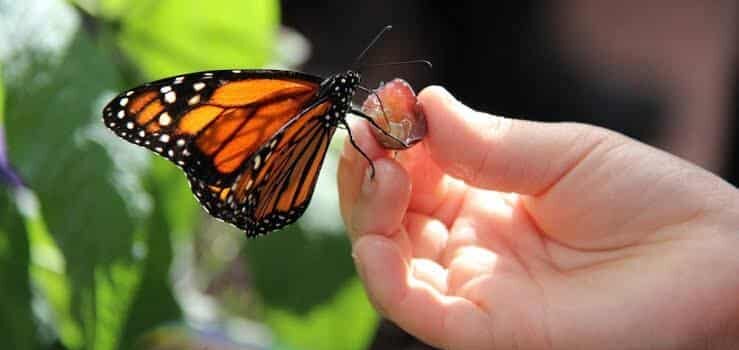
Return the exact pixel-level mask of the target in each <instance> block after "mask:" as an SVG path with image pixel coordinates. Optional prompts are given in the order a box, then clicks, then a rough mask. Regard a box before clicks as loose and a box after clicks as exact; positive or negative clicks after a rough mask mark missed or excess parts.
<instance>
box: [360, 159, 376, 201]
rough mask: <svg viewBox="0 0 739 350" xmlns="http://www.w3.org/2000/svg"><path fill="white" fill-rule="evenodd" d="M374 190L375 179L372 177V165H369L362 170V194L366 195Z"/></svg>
mask: <svg viewBox="0 0 739 350" xmlns="http://www.w3.org/2000/svg"><path fill="white" fill-rule="evenodd" d="M374 191H375V181H374V179H372V167H371V166H369V167H367V169H366V170H365V171H364V179H362V194H363V195H368V194H371V193H372V192H374Z"/></svg>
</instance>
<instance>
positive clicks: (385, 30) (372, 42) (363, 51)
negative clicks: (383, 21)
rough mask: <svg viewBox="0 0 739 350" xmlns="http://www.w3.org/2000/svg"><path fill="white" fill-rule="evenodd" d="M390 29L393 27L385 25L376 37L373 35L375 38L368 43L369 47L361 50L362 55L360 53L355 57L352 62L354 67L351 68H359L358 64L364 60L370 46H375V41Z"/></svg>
mask: <svg viewBox="0 0 739 350" xmlns="http://www.w3.org/2000/svg"><path fill="white" fill-rule="evenodd" d="M390 29H393V26H391V25H386V26H385V27H384V28H382V29H381V30H380V32H379V33H377V35H375V38H374V39H372V41H371V42H370V43H369V45H367V47H365V48H364V50H362V53H360V54H359V56H357V59H355V60H354V65H353V66H354V67H355V68H356V67H359V62H361V61H362V59H363V58H364V55H365V54H366V53H367V51H369V49H370V48H372V46H375V43H376V42H377V40H380V37H382V35H383V34H385V32H387V31H388V30H390Z"/></svg>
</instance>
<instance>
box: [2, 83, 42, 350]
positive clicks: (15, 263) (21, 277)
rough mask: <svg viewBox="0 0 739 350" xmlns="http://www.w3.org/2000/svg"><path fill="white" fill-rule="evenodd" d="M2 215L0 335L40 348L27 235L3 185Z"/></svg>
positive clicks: (6, 343) (13, 343) (10, 345)
mask: <svg viewBox="0 0 739 350" xmlns="http://www.w3.org/2000/svg"><path fill="white" fill-rule="evenodd" d="M0 85H1V84H0ZM0 218H2V219H1V220H0V286H3V287H2V288H0V338H2V343H3V347H5V348H7V349H37V348H39V347H40V344H39V337H38V334H37V332H36V328H37V326H36V324H35V322H34V320H33V318H32V316H31V315H32V313H31V288H30V279H29V245H28V237H27V233H26V229H25V227H24V225H23V220H22V218H21V216H20V213H18V211H17V210H16V208H15V204H14V199H13V197H12V196H11V194H10V193H9V192H8V191H7V187H3V186H2V185H0Z"/></svg>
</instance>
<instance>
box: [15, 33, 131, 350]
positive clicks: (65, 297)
mask: <svg viewBox="0 0 739 350" xmlns="http://www.w3.org/2000/svg"><path fill="white" fill-rule="evenodd" d="M39 35H42V34H39ZM29 67H30V69H28V70H27V71H26V73H25V74H20V75H19V76H18V78H17V79H16V80H14V81H12V82H9V85H8V96H7V99H8V101H7V118H6V119H7V130H8V142H9V150H10V156H11V157H10V158H11V160H13V163H14V164H15V165H16V166H17V168H18V170H19V172H20V173H21V175H22V177H23V178H24V180H26V181H27V182H28V184H29V186H30V187H31V188H32V189H33V190H34V191H35V193H36V194H37V195H38V198H39V201H40V203H41V208H42V217H43V218H44V220H45V226H46V228H48V232H49V233H50V235H51V237H52V239H53V243H54V244H53V245H54V246H56V247H58V249H59V250H60V251H61V255H62V256H63V258H64V262H65V269H64V270H62V271H49V273H41V272H39V273H38V275H39V276H42V275H43V276H46V279H47V283H46V284H44V283H42V284H41V287H44V286H46V287H47V288H44V290H43V291H42V294H44V295H45V296H46V297H47V298H48V299H49V300H50V303H49V304H50V305H52V306H57V307H56V308H55V309H54V310H53V311H54V312H55V313H56V315H55V319H57V320H59V323H60V324H59V334H60V336H61V340H62V342H63V343H64V344H65V345H66V346H68V347H70V348H85V349H103V350H104V349H113V348H116V346H117V345H116V343H117V342H118V338H119V336H120V332H121V329H122V327H123V320H125V317H126V310H127V309H128V304H129V303H130V302H131V300H132V296H133V292H134V291H135V288H136V286H137V285H138V281H139V279H140V268H141V266H140V262H139V261H137V260H136V259H135V258H134V257H133V256H132V247H133V245H134V242H135V241H136V239H135V237H134V232H135V228H136V224H137V222H138V221H139V220H137V218H136V217H135V216H134V214H133V212H132V211H131V210H130V208H129V207H130V206H129V205H127V204H128V203H127V202H126V201H125V200H124V197H123V195H122V191H121V189H120V188H119V187H116V185H115V183H114V181H112V180H111V179H112V174H113V173H114V171H115V167H114V165H113V163H112V161H111V159H110V157H109V155H108V153H107V152H106V149H105V148H103V147H102V146H101V142H100V139H105V138H106V137H107V138H110V140H113V136H112V135H108V134H105V133H102V132H101V131H103V127H102V125H101V123H100V111H99V110H100V108H101V105H102V103H103V101H104V100H105V99H106V98H107V96H104V95H103V94H105V92H106V91H110V90H111V89H115V87H116V86H117V81H118V77H117V74H116V72H115V71H114V70H113V68H112V67H113V64H112V62H109V61H108V60H107V59H106V56H105V55H104V54H102V52H100V51H99V50H98V49H97V48H96V47H94V46H93V45H92V43H91V40H90V38H89V37H87V36H86V35H85V34H84V33H78V34H77V36H76V37H75V38H74V39H73V41H72V42H71V43H70V44H69V47H68V49H67V50H66V51H65V52H64V53H63V54H62V55H60V61H59V62H51V61H49V60H48V59H46V58H45V56H35V59H34V60H33V61H32V62H31V63H30V65H29ZM103 135H105V136H103ZM115 142H119V141H115ZM54 274H56V275H54ZM55 277H56V278H55ZM39 278H40V279H43V278H44V277H39ZM55 279H56V282H55V284H54V285H56V287H53V286H52V281H53V280H55ZM65 281H68V283H65ZM65 284H66V286H65ZM65 288H66V289H68V291H69V293H65V292H64V290H65ZM55 300H56V301H55ZM75 329H79V330H80V332H81V334H76V333H77V332H75V331H73V330H75ZM78 338H80V339H78Z"/></svg>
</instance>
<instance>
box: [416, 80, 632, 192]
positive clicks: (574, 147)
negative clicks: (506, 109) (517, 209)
mask: <svg viewBox="0 0 739 350" xmlns="http://www.w3.org/2000/svg"><path fill="white" fill-rule="evenodd" d="M418 99H419V102H420V104H421V107H422V108H423V111H424V114H425V115H426V119H427V120H426V122H427V125H428V135H427V138H426V139H425V142H426V145H427V146H428V148H429V151H430V153H431V156H432V158H433V159H434V161H435V162H436V163H437V164H438V165H439V166H440V167H441V168H442V169H443V170H444V171H445V172H447V173H448V174H450V175H452V176H454V177H457V178H459V179H461V180H464V181H465V182H467V183H468V184H470V185H473V186H476V187H481V188H486V189H492V190H496V191H501V192H516V193H521V194H527V195H537V194H540V193H542V192H544V191H546V190H547V189H548V188H549V187H551V186H553V185H554V184H555V183H556V182H557V181H558V180H559V179H561V178H562V177H563V176H564V175H566V174H567V173H568V172H569V171H570V170H572V169H573V168H575V166H576V165H577V164H578V162H579V161H580V160H582V159H583V158H584V157H585V156H586V155H587V154H588V153H589V152H590V151H592V150H593V149H594V148H595V147H596V146H597V145H599V144H601V143H603V142H604V141H607V140H609V139H614V140H615V139H618V138H623V137H622V136H619V135H618V134H616V133H613V132H609V131H607V130H605V129H602V128H597V127H594V126H589V125H584V124H576V123H539V122H532V121H526V120H514V119H509V118H503V117H498V116H494V115H490V114H486V113H482V112H477V111H475V110H472V109H471V108H469V107H467V106H465V105H463V104H462V103H461V102H459V101H457V100H456V99H455V98H454V97H453V96H452V95H451V94H449V92H447V91H446V90H445V89H444V88H441V87H438V86H432V87H429V88H426V89H424V90H423V91H421V93H420V94H419V96H418ZM621 142H623V140H621Z"/></svg>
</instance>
